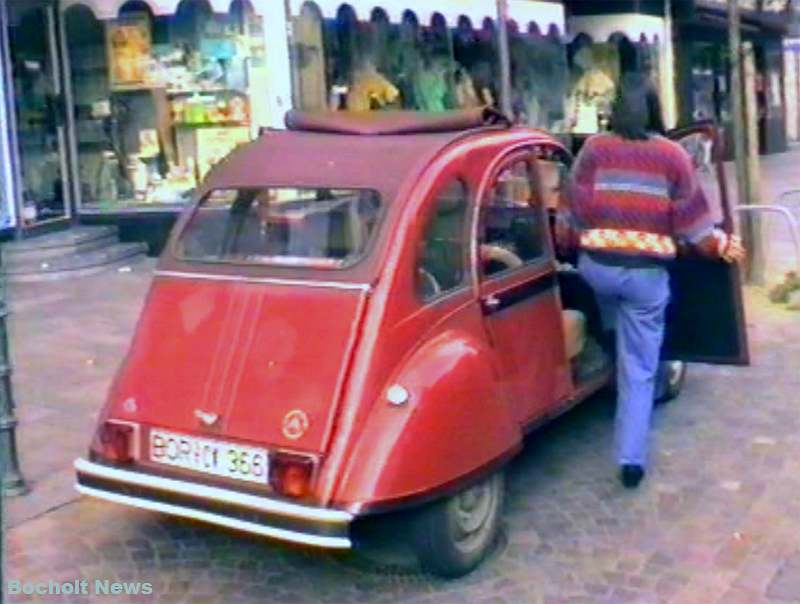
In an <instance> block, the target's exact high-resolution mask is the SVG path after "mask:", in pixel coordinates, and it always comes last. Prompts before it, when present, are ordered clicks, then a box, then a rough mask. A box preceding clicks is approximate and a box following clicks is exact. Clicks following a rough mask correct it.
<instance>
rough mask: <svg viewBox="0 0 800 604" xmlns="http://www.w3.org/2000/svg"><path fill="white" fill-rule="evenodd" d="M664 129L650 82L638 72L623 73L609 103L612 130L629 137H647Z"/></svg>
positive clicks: (639, 138) (658, 103) (638, 138)
mask: <svg viewBox="0 0 800 604" xmlns="http://www.w3.org/2000/svg"><path fill="white" fill-rule="evenodd" d="M665 130H666V129H665V128H664V119H663V117H662V113H661V101H659V99H658V94H657V93H656V91H655V89H654V88H653V85H652V84H651V83H650V82H649V81H648V80H647V78H645V77H644V76H642V75H641V74H633V73H628V74H624V75H623V76H622V78H621V81H620V84H619V87H618V89H617V95H616V98H615V99H614V103H613V105H612V107H611V131H612V132H613V133H614V134H616V135H618V136H621V137H622V138H626V139H629V140H646V139H647V138H649V137H650V136H651V135H653V134H664V132H665Z"/></svg>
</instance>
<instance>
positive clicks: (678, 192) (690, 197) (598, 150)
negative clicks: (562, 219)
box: [570, 134, 714, 260]
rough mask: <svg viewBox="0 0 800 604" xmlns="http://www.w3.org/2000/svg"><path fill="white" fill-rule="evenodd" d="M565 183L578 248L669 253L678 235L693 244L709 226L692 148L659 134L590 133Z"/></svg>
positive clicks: (663, 256)
mask: <svg viewBox="0 0 800 604" xmlns="http://www.w3.org/2000/svg"><path fill="white" fill-rule="evenodd" d="M570 189H571V190H570V210H571V218H572V222H573V226H574V227H575V228H577V229H578V231H579V232H580V246H581V248H583V249H585V250H588V251H592V252H598V253H603V255H604V256H610V257H612V258H613V257H618V258H619V259H620V260H624V259H625V258H626V257H628V258H631V257H633V258H642V259H646V258H652V259H654V260H669V259H672V258H674V257H675V254H676V240H677V239H683V240H687V241H689V242H690V243H697V242H698V241H700V240H701V239H703V238H704V237H706V236H707V235H709V234H710V232H711V230H712V229H713V227H714V223H713V219H712V215H711V212H710V208H709V205H708V201H707V200H706V197H705V195H704V194H703V191H702V189H701V188H700V184H699V183H698V180H697V177H696V175H695V172H694V167H693V166H692V162H691V159H690V157H689V155H688V154H687V153H686V152H685V151H684V150H683V148H682V147H681V146H680V145H678V144H677V143H674V142H672V141H670V140H668V139H666V138H664V137H661V136H653V137H651V138H650V139H648V140H643V141H631V140H625V139H622V138H620V137H618V136H615V135H612V134H598V135H596V136H593V137H591V138H590V139H588V140H587V141H586V143H585V144H584V146H583V149H582V150H581V152H580V153H579V154H578V157H577V159H576V160H575V165H574V167H573V171H572V183H571V188H570Z"/></svg>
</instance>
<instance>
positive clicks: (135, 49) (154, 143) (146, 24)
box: [65, 0, 267, 211]
mask: <svg viewBox="0 0 800 604" xmlns="http://www.w3.org/2000/svg"><path fill="white" fill-rule="evenodd" d="M65 28H66V42H67V47H68V52H69V58H70V77H71V80H72V90H73V96H74V107H73V113H74V115H75V119H76V122H77V128H76V131H77V143H78V160H79V161H78V164H79V166H80V190H81V202H82V206H83V208H84V209H91V210H111V211H114V210H119V209H125V208H128V207H141V206H146V207H150V206H153V205H161V206H176V205H180V204H183V203H185V202H186V201H187V200H188V199H189V198H190V196H191V194H192V192H193V190H194V189H195V187H196V186H197V183H198V182H199V181H200V180H201V179H202V178H203V177H204V176H205V174H206V173H207V172H208V170H209V169H210V168H211V167H212V166H213V165H214V164H215V163H217V162H218V161H220V160H221V159H222V158H223V157H224V156H225V155H227V154H228V153H229V152H230V151H231V150H232V149H233V148H235V147H236V146H238V145H239V144H241V143H244V142H247V141H249V140H250V139H251V138H252V137H253V135H254V134H255V133H256V132H257V130H258V126H259V125H260V124H262V123H265V116H264V102H263V101H262V100H261V97H263V96H264V92H265V90H266V76H267V74H266V68H265V65H264V62H263V59H264V39H263V34H264V31H263V18H262V17H261V16H259V15H257V14H256V13H255V11H254V9H253V6H252V4H251V3H250V2H249V1H248V0H233V2H231V4H230V9H229V12H227V13H215V12H213V11H212V8H211V5H210V4H209V2H208V1H207V0H182V2H180V4H178V6H177V9H176V12H175V14H173V15H153V14H152V12H151V11H150V9H149V6H148V5H147V3H145V2H142V1H141V0H133V1H131V2H127V3H126V4H125V5H123V7H122V8H121V9H120V11H119V15H118V17H117V18H116V19H114V20H111V21H98V20H97V19H95V17H94V16H93V14H92V13H91V12H90V11H87V10H86V9H84V8H81V7H79V6H76V7H73V8H70V9H68V10H67V11H66V16H65Z"/></svg>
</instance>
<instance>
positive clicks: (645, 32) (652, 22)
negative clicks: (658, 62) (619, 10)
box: [567, 13, 671, 44]
mask: <svg viewBox="0 0 800 604" xmlns="http://www.w3.org/2000/svg"><path fill="white" fill-rule="evenodd" d="M567 32H568V34H569V36H570V38H575V37H576V36H579V35H581V34H584V35H587V36H589V37H590V38H591V39H592V40H594V41H595V42H607V41H608V40H609V39H611V38H612V37H613V36H615V35H616V34H623V35H624V36H626V37H627V38H628V39H629V40H631V42H639V41H640V40H642V39H644V40H647V42H649V43H650V44H654V43H657V42H663V41H664V40H666V39H667V38H668V36H669V35H671V34H670V33H669V32H668V31H667V23H666V21H665V20H664V19H663V18H662V17H654V16H652V15H640V14H638V13H627V14H618V15H586V16H577V17H570V18H569V20H568V22H567Z"/></svg>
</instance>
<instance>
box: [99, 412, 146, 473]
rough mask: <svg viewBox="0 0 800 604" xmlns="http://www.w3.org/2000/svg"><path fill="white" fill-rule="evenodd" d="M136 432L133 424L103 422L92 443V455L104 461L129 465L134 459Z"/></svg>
mask: <svg viewBox="0 0 800 604" xmlns="http://www.w3.org/2000/svg"><path fill="white" fill-rule="evenodd" d="M136 432H137V431H136V426H135V425H134V424H130V423H120V422H115V421H107V422H103V423H102V424H100V427H99V428H98V429H97V435H96V436H95V439H94V442H93V443H92V453H94V454H96V455H98V456H99V457H101V458H102V459H104V460H106V461H113V462H116V463H131V462H132V461H133V460H134V459H136V454H135V453H136Z"/></svg>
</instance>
